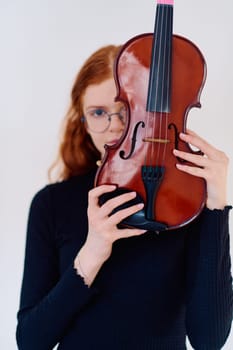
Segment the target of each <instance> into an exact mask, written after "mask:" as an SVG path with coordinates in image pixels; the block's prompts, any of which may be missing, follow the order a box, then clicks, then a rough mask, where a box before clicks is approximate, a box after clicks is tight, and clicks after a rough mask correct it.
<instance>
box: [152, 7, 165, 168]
mask: <svg viewBox="0 0 233 350" xmlns="http://www.w3.org/2000/svg"><path fill="white" fill-rule="evenodd" d="M163 10H164V7H163V6H161V7H159V8H158V25H159V24H160V30H157V33H159V34H160V35H159V38H158V40H159V42H158V43H159V46H158V53H157V54H158V70H157V77H156V96H155V101H156V103H155V105H156V106H157V105H158V103H157V100H158V99H159V94H158V89H159V88H160V86H159V76H160V71H159V68H160V66H161V64H160V62H161V51H162V50H161V47H162V31H161V28H162V27H163V21H164V11H163ZM155 39H156V38H155ZM156 40H157V39H156ZM160 118H161V114H160V113H159V112H156V111H155V112H153V136H155V137H157V135H156V130H157V125H158V123H159V136H158V138H160V133H161V129H160V128H161V122H160ZM158 119H159V120H158ZM156 148H157V155H156V157H154V156H155V154H156ZM159 153H160V143H157V142H152V147H151V157H150V159H151V165H153V163H154V161H155V165H158V164H159Z"/></svg>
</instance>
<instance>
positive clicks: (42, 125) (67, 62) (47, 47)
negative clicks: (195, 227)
mask: <svg viewBox="0 0 233 350" xmlns="http://www.w3.org/2000/svg"><path fill="white" fill-rule="evenodd" d="M154 9H155V1H152V0H150V1H149V0H120V1H118V2H117V1H113V0H99V1H94V0H93V1H89V0H86V1H83V0H5V1H4V0H0V118H1V124H0V159H1V171H0V219H1V220H0V224H1V228H0V240H1V241H0V269H1V271H0V276H1V287H0V288H1V289H0V293H1V298H0V303H1V304H0V310H1V312H0V348H1V349H4V350H5V349H6V350H13V349H16V344H15V325H16V311H17V308H18V302H19V291H20V284H21V277H22V267H23V257H24V244H25V229H26V221H27V214H28V207H29V203H30V201H31V198H32V196H33V195H34V193H35V192H36V191H37V190H39V189H40V188H41V187H42V186H44V185H45V184H46V183H47V169H48V167H49V165H50V164H51V162H52V161H53V160H54V157H55V156H56V151H57V146H58V135H59V128H60V124H61V120H62V118H63V115H64V114H65V111H66V109H67V106H68V102H69V93H70V89H71V86H72V83H73V80H74V77H75V75H76V72H77V71H78V69H79V67H80V65H81V64H82V62H83V60H84V59H86V58H87V57H88V56H89V54H90V53H92V52H93V51H94V50H95V49H97V48H99V47H100V46H102V45H106V44H109V43H116V44H121V43H124V42H125V41H127V40H128V39H130V38H131V37H133V36H135V35H137V34H140V33H144V32H151V31H153V27H154ZM232 10H233V2H232V0H225V1H222V2H220V1H216V0H214V1H213V0H205V1H203V0H195V1H191V0H177V1H176V3H175V12H174V33H177V34H181V35H183V36H186V37H187V38H189V39H191V40H192V41H194V42H195V43H196V44H197V45H198V46H199V48H201V50H202V52H203V54H204V56H205V58H206V61H207V65H208V76H207V82H206V84H205V87H204V91H203V93H202V96H201V102H202V109H201V110H199V109H198V110H197V109H196V110H195V112H192V113H190V116H189V126H190V127H192V128H193V129H194V130H195V131H197V132H199V133H200V134H201V135H202V136H203V137H205V138H207V139H208V140H209V141H210V142H211V143H213V144H215V145H216V146H217V147H218V148H220V149H222V150H224V151H225V152H226V153H227V154H228V155H229V157H230V159H232V153H233V137H232V125H233V123H232V119H233V113H232V109H231V108H232V100H233V95H232V83H233V69H232V62H233V49H232V40H233V39H232V37H233V35H232V34H233V28H232ZM232 175H233V165H232V162H231V165H230V169H229V191H228V193H229V198H228V199H229V203H233V196H232V181H230V179H231V178H232ZM230 226H231V231H232V228H233V227H232V226H233V222H232V217H231V223H230ZM35 277H36V276H35ZM232 334H233V331H232V332H231V335H230V337H229V339H228V342H227V344H226V345H225V347H224V349H225V350H230V349H232V346H233V335H232Z"/></svg>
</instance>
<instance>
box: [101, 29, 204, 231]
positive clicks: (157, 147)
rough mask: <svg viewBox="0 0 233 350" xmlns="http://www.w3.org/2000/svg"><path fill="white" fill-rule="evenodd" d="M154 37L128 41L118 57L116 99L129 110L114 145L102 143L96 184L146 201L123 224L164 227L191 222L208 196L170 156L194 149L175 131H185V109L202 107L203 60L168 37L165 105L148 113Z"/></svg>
mask: <svg viewBox="0 0 233 350" xmlns="http://www.w3.org/2000/svg"><path fill="white" fill-rule="evenodd" d="M153 40H156V38H155V39H154V37H153V34H142V35H139V36H137V37H135V38H133V39H131V40H129V41H128V42H127V43H126V44H125V45H124V46H123V47H122V49H121V51H120V52H119V55H118V57H117V59H116V62H115V70H114V72H115V81H116V86H117V96H116V101H122V102H123V103H124V104H125V106H126V108H127V111H128V118H127V125H126V128H125V130H124V133H123V135H122V137H121V139H120V140H119V142H118V143H117V144H115V145H112V146H107V145H106V153H105V156H104V159H103V160H102V165H101V166H100V168H99V169H98V171H97V175H96V179H95V185H96V186H98V185H101V184H116V185H117V188H118V190H116V192H115V193H114V192H113V194H112V196H115V195H118V194H120V193H121V191H119V190H120V189H122V191H123V192H124V191H132V190H134V191H136V192H137V194H138V198H139V200H138V201H141V200H142V201H143V202H144V203H145V207H144V209H143V210H142V211H141V212H139V213H138V215H135V216H132V217H130V218H129V221H127V220H126V221H125V222H122V225H123V226H130V227H131V226H133V227H140V228H145V229H149V230H154V231H163V230H171V229H175V228H178V227H181V226H183V225H186V224H187V223H189V222H190V221H192V220H193V219H194V218H195V217H196V216H198V214H199V213H200V212H201V210H202V208H203V206H204V203H205V200H206V186H205V181H204V180H203V179H201V178H198V177H194V176H192V175H189V174H187V173H184V172H182V171H179V170H178V169H177V168H176V163H179V162H180V163H183V164H184V161H183V160H182V159H178V158H176V157H175V156H174V155H173V149H174V148H177V149H179V150H182V151H185V152H191V153H195V152H194V151H193V150H192V149H191V148H190V146H189V145H188V144H187V143H185V142H182V141H181V140H180V139H179V133H180V132H185V130H186V122H187V117H188V112H189V110H190V109H191V108H192V107H200V106H201V105H200V94H201V91H202V88H203V85H204V82H205V78H206V64H205V60H204V58H203V55H202V54H201V52H200V50H199V49H198V48H197V47H196V46H195V45H194V44H193V43H192V42H191V41H189V40H187V39H186V38H183V37H181V36H177V35H172V55H171V61H170V62H171V75H170V77H169V81H170V89H169V99H170V103H169V108H167V107H166V106H165V108H164V109H163V110H162V111H161V110H160V111H157V110H152V111H150V110H149V111H148V108H147V101H148V84H149V80H150V67H151V52H152V46H153ZM155 74H156V73H155ZM153 79H154V80H155V78H153ZM164 80H165V81H166V79H164ZM189 165H190V164H189ZM108 198H109V197H108ZM108 198H106V199H104V200H103V201H105V200H107V199H108ZM132 204H133V202H132V203H129V205H132ZM118 209H122V208H118Z"/></svg>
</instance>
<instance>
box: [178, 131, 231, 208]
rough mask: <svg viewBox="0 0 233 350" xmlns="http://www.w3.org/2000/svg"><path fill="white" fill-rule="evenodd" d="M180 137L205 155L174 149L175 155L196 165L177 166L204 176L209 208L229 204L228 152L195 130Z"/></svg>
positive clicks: (222, 206) (193, 173) (189, 172)
mask: <svg viewBox="0 0 233 350" xmlns="http://www.w3.org/2000/svg"><path fill="white" fill-rule="evenodd" d="M180 139H181V140H182V141H184V142H187V143H189V144H191V145H193V146H195V147H197V148H198V149H200V150H201V151H202V152H203V154H204V155H198V154H193V153H187V152H183V151H178V150H176V149H175V150H174V151H173V153H174V155H175V156H177V157H180V158H182V159H184V160H187V161H189V162H191V163H193V165H194V166H189V165H185V164H181V163H178V164H176V166H177V168H178V169H179V170H181V171H184V172H186V173H188V174H191V175H194V176H199V177H202V178H203V179H205V180H206V184H207V201H206V206H207V208H209V209H223V208H224V207H225V205H226V204H227V168H228V163H229V159H228V157H227V156H226V154H225V153H224V152H222V151H220V150H218V149H216V148H215V147H213V146H212V145H210V144H209V143H208V142H207V141H205V140H204V139H202V138H201V137H200V136H199V135H197V134H196V133H194V132H193V131H190V130H188V131H187V133H186V134H184V133H181V134H180ZM195 165H196V166H195Z"/></svg>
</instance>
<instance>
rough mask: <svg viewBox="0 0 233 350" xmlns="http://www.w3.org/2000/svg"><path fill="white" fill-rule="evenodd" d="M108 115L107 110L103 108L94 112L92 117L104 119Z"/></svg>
mask: <svg viewBox="0 0 233 350" xmlns="http://www.w3.org/2000/svg"><path fill="white" fill-rule="evenodd" d="M105 114H106V112H105V110H104V109H102V108H98V109H95V110H93V111H92V115H93V116H94V117H103V116H104V115H105Z"/></svg>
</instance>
